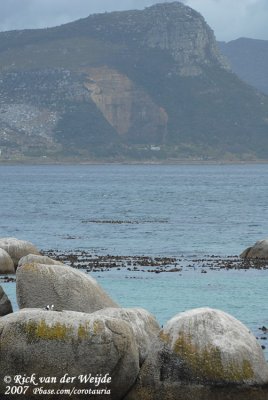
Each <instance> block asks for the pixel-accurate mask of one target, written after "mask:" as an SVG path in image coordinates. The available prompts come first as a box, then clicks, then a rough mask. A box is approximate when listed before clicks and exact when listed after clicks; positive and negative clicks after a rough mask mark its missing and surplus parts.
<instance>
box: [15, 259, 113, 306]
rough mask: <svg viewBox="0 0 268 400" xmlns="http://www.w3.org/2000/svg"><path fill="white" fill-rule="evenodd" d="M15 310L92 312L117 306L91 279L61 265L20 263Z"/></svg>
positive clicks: (17, 275)
mask: <svg viewBox="0 0 268 400" xmlns="http://www.w3.org/2000/svg"><path fill="white" fill-rule="evenodd" d="M16 285H17V302H18V305H19V308H44V307H46V306H47V305H49V306H51V305H54V308H55V310H72V311H80V312H86V313H92V312H94V311H97V310H100V309H102V308H106V307H118V305H117V304H116V303H115V302H114V301H113V300H112V299H111V298H110V297H109V296H108V294H107V293H106V292H105V291H104V290H103V289H102V288H101V286H100V285H99V284H98V283H97V282H96V280H95V279H94V278H92V277H91V276H90V275H88V274H85V273H84V272H80V271H79V270H77V269H74V268H71V267H68V266H65V265H45V264H35V263H32V264H24V265H22V266H21V267H20V268H18V269H17V274H16Z"/></svg>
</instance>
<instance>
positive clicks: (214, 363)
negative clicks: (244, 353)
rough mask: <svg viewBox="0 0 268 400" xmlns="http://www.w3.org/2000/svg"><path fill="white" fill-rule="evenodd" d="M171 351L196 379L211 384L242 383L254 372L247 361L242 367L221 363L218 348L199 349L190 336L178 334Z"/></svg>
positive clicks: (237, 363) (229, 362)
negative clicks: (211, 382)
mask: <svg viewBox="0 0 268 400" xmlns="http://www.w3.org/2000/svg"><path fill="white" fill-rule="evenodd" d="M173 351H174V352H175V353H176V354H177V355H178V356H179V357H180V358H181V359H182V360H184V362H185V363H186V364H187V365H188V367H189V368H190V369H191V371H192V372H193V374H194V376H195V377H196V378H199V379H201V380H205V381H213V382H229V383H242V382H246V381H248V380H250V379H252V378H254V372H253V370H252V367H251V364H250V362H249V361H248V360H244V361H243V362H242V365H241V363H240V362H237V361H235V360H228V361H226V362H223V360H222V357H221V351H220V349H219V348H218V347H215V346H213V345H207V346H206V347H205V348H203V349H201V348H199V347H197V346H196V345H195V344H194V343H193V342H192V340H191V337H190V336H186V335H183V334H180V336H179V337H178V339H177V340H176V342H175V344H174V346H173Z"/></svg>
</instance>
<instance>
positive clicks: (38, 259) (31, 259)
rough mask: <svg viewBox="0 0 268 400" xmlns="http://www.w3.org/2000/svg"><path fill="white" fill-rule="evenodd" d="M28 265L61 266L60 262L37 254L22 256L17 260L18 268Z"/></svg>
mask: <svg viewBox="0 0 268 400" xmlns="http://www.w3.org/2000/svg"><path fill="white" fill-rule="evenodd" d="M30 263H37V264H46V265H63V263H62V262H60V261H56V260H53V258H50V257H48V256H41V255H38V254H28V255H27V256H24V257H22V258H21V259H20V260H19V263H18V268H19V267H21V266H22V265H24V264H30Z"/></svg>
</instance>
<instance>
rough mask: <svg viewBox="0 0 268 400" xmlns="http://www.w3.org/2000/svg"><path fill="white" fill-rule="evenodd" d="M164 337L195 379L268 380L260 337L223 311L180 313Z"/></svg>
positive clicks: (220, 381) (221, 381)
mask: <svg viewBox="0 0 268 400" xmlns="http://www.w3.org/2000/svg"><path fill="white" fill-rule="evenodd" d="M161 338H162V339H163V340H164V341H165V342H166V343H167V344H168V346H169V347H170V349H171V350H172V351H173V352H174V353H175V354H176V355H177V356H178V357H179V359H180V360H182V362H183V363H185V365H186V366H187V368H188V369H189V371H190V375H191V376H192V379H193V380H195V381H201V382H212V383H214V384H215V383H217V384H226V383H227V384H248V385H263V384H267V383H268V365H267V363H266V361H265V358H264V355H263V351H262V349H261V347H260V345H259V344H258V342H257V340H256V338H255V337H254V336H253V334H252V333H251V332H250V331H249V330H248V328H246V327H245V326H244V325H243V324H242V323H241V322H239V321H238V320H237V319H235V318H234V317H232V316H231V315H229V314H226V313H225V312H223V311H219V310H214V309H211V308H198V309H194V310H190V311H186V312H183V313H181V314H178V315H176V316H175V317H174V318H172V319H171V320H170V321H168V322H167V324H166V325H165V327H164V329H163V330H162V332H161Z"/></svg>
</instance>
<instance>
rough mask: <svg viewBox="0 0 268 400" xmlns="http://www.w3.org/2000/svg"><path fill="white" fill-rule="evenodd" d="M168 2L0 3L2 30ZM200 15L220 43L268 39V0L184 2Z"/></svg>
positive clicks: (23, 0)
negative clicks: (240, 38)
mask: <svg viewBox="0 0 268 400" xmlns="http://www.w3.org/2000/svg"><path fill="white" fill-rule="evenodd" d="M161 2H162V3H163V2H165V0H158V1H157V0H0V31H6V30H12V29H25V28H42V27H48V26H55V25H60V24H63V23H66V22H69V21H73V20H75V19H78V18H83V17H86V16H88V15H89V14H94V13H99V12H104V11H114V10H127V9H142V8H144V7H147V6H150V5H152V4H155V3H161ZM182 2H184V3H185V4H187V5H189V6H190V7H192V8H194V9H195V10H197V11H199V12H201V14H202V15H203V16H204V17H205V19H206V21H207V22H208V24H209V25H210V26H211V27H212V29H213V30H214V32H215V35H216V38H217V39H218V40H226V41H229V40H232V39H237V38H239V37H251V38H256V39H265V40H268V0H183V1H182Z"/></svg>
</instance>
